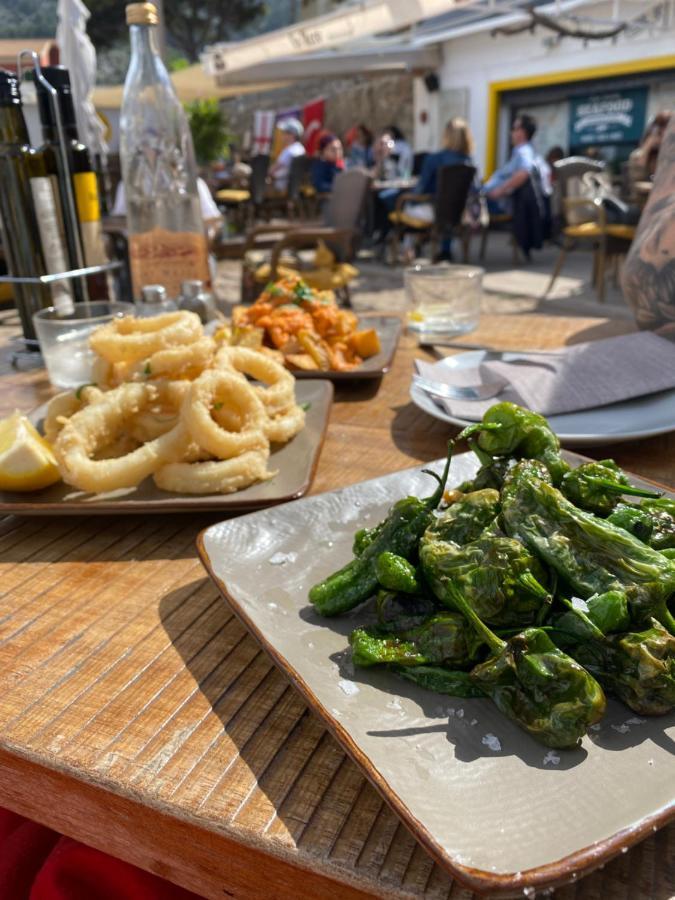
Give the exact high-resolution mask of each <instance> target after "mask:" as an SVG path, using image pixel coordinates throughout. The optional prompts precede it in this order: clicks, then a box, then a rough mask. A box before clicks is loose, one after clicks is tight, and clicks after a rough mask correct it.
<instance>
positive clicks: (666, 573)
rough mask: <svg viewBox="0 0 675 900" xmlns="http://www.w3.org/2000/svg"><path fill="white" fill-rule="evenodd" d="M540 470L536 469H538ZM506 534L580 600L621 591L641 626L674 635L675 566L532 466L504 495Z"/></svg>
mask: <svg viewBox="0 0 675 900" xmlns="http://www.w3.org/2000/svg"><path fill="white" fill-rule="evenodd" d="M537 467H538V468H537ZM502 519H503V522H504V525H505V527H506V530H507V532H508V533H509V534H510V535H512V536H513V537H515V538H517V539H518V540H519V541H521V542H522V543H523V544H524V545H525V546H526V547H528V549H529V550H531V551H532V553H535V554H536V555H537V556H538V557H539V558H540V559H543V560H544V561H545V562H547V563H548V564H549V565H550V566H551V567H552V568H553V569H555V570H556V571H557V572H558V574H559V575H560V576H561V578H563V579H564V580H565V581H566V582H567V583H568V584H569V585H570V586H571V587H572V588H573V590H574V591H575V593H576V594H578V596H580V597H581V598H582V599H584V600H585V599H588V598H589V597H592V596H593V594H604V593H605V592H606V591H614V590H618V591H621V592H623V593H625V594H626V597H627V598H628V602H629V604H630V609H631V616H632V618H633V619H634V620H635V621H637V622H638V623H643V622H644V623H646V622H648V620H649V618H650V617H653V618H655V619H657V620H658V621H659V622H661V624H662V625H664V626H665V627H666V628H667V629H668V631H670V632H671V633H675V619H674V618H673V616H672V614H671V612H670V610H669V608H668V599H669V598H670V597H671V596H672V594H673V592H675V564H674V563H673V561H672V560H669V559H667V558H666V557H665V556H664V555H663V554H662V553H659V552H658V551H657V550H653V549H652V548H651V547H648V546H647V545H646V544H643V543H642V541H640V540H638V539H637V538H635V537H633V535H632V534H629V533H628V532H627V531H625V530H624V529H623V528H618V527H617V526H616V525H613V524H612V523H611V522H609V521H607V520H606V519H600V518H598V517H597V516H594V515H593V514H592V513H589V512H585V511H584V510H581V509H578V508H577V507H576V506H574V504H573V503H570V501H569V500H567V498H566V497H564V496H563V494H562V493H561V492H560V491H558V490H556V488H554V487H553V486H552V485H551V484H548V483H547V473H546V472H545V470H543V469H542V467H541V466H539V464H537V463H534V462H532V461H527V462H521V463H518V464H517V465H516V466H514V468H513V469H512V470H511V472H510V473H509V475H508V477H507V479H506V481H505V483H504V488H503V490H502Z"/></svg>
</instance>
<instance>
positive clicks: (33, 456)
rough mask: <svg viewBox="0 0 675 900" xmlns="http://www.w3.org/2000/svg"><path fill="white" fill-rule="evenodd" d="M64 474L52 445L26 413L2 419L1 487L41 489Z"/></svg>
mask: <svg viewBox="0 0 675 900" xmlns="http://www.w3.org/2000/svg"><path fill="white" fill-rule="evenodd" d="M60 477H61V476H60V474H59V469H58V465H57V463H56V458H55V456H54V454H53V452H52V448H51V447H50V446H49V444H48V443H47V441H46V440H45V439H44V438H43V437H41V436H40V435H39V434H38V432H37V431H36V429H35V428H34V426H33V425H32V424H31V423H30V422H29V421H28V419H27V418H26V416H24V415H22V414H21V413H20V412H15V413H14V414H13V415H11V416H9V417H8V418H6V419H1V420H0V490H3V491H39V490H40V489H41V488H45V487H49V485H50V484H54V482H56V481H58V480H59V478H60Z"/></svg>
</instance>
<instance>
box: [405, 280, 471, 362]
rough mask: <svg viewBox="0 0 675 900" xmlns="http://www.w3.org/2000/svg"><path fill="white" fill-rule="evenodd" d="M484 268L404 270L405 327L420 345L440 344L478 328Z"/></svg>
mask: <svg viewBox="0 0 675 900" xmlns="http://www.w3.org/2000/svg"><path fill="white" fill-rule="evenodd" d="M484 271H485V270H484V269H481V268H479V267H478V266H455V265H438V266H435V265H427V266H425V265H417V266H412V267H411V268H409V269H406V270H405V274H404V280H405V290H406V295H407V298H408V302H409V303H410V309H409V312H408V329H409V330H410V331H411V332H413V333H414V334H416V335H417V336H418V340H419V342H420V344H442V343H443V341H449V340H451V339H453V338H456V337H457V336H458V335H463V334H467V333H468V332H470V331H473V330H474V329H475V328H477V327H478V322H479V319H480V302H481V296H482V285H483V274H484Z"/></svg>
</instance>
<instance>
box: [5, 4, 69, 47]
mask: <svg viewBox="0 0 675 900" xmlns="http://www.w3.org/2000/svg"><path fill="white" fill-rule="evenodd" d="M55 32H56V0H21V2H20V3H17V2H10V0H0V34H1V35H2V36H3V37H5V38H18V37H53V36H54V34H55Z"/></svg>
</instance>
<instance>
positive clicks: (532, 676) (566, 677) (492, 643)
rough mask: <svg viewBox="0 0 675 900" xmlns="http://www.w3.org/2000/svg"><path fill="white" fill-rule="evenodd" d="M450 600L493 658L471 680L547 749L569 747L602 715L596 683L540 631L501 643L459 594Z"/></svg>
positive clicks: (600, 693) (475, 670) (529, 630)
mask: <svg viewBox="0 0 675 900" xmlns="http://www.w3.org/2000/svg"><path fill="white" fill-rule="evenodd" d="M453 601H454V603H455V605H456V607H457V609H458V610H459V612H461V613H462V614H463V615H464V616H466V618H467V620H468V621H469V623H470V624H471V625H472V626H473V629H474V631H475V632H476V634H477V635H479V636H480V637H482V638H483V640H484V641H485V643H486V644H487V645H488V647H489V648H490V650H491V651H492V656H490V658H489V659H487V660H486V661H485V662H483V663H479V664H478V665H477V666H475V667H474V668H473V669H472V670H471V672H470V677H471V680H472V681H473V683H474V684H475V685H477V686H478V688H480V690H481V691H483V692H484V693H485V694H486V696H488V697H490V698H491V700H492V702H493V703H494V704H495V706H496V707H497V708H498V709H499V710H500V711H501V712H503V713H504V715H506V716H508V718H509V719H512V720H513V721H514V722H516V724H518V725H519V726H520V727H521V728H523V729H525V731H527V732H528V733H529V734H531V735H532V737H533V738H535V739H536V740H538V741H540V742H541V743H542V744H545V745H546V746H547V747H555V748H561V749H563V748H567V747H574V746H575V745H576V744H577V742H578V740H579V739H580V738H581V737H583V736H584V734H585V733H586V731H587V729H588V728H589V726H590V725H593V724H594V723H595V722H597V721H598V720H599V719H601V718H602V715H603V713H604V711H605V695H604V693H603V691H602V688H601V687H600V685H599V684H598V682H597V681H596V680H595V679H594V678H593V677H592V675H590V674H589V673H588V672H587V671H586V670H585V669H584V668H582V666H580V665H579V664H578V663H577V662H575V661H574V660H573V659H572V658H571V657H570V656H567V654H565V653H563V652H562V650H559V649H558V647H556V646H555V644H554V643H553V642H552V641H551V639H550V638H549V636H548V635H547V634H546V632H545V631H543V630H542V629H541V628H527V629H525V630H524V631H522V632H520V633H519V634H516V635H514V636H513V637H511V638H509V639H508V640H507V641H503V640H501V638H499V637H497V635H496V634H495V633H494V632H493V631H491V630H490V629H489V628H488V627H487V625H486V624H485V623H484V622H482V621H481V619H480V618H479V617H478V616H477V615H476V613H475V612H474V610H473V607H472V606H471V604H470V603H469V601H468V600H467V598H466V597H464V596H463V594H462V592H461V591H455V596H454V597H453Z"/></svg>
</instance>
